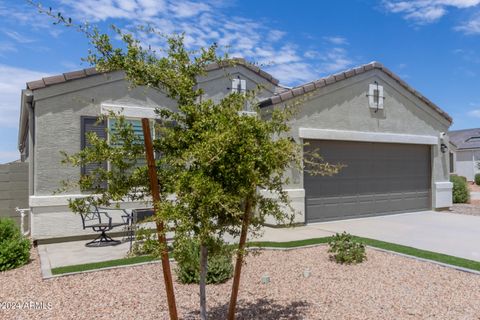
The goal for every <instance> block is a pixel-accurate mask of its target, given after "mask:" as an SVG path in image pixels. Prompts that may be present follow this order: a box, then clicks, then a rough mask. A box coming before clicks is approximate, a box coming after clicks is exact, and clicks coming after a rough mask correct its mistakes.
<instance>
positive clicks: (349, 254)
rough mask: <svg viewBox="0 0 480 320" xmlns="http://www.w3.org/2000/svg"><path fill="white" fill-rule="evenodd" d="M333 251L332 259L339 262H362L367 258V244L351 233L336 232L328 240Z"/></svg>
mask: <svg viewBox="0 0 480 320" xmlns="http://www.w3.org/2000/svg"><path fill="white" fill-rule="evenodd" d="M328 245H329V246H330V249H328V252H329V253H332V255H331V256H330V259H332V260H334V261H335V262H337V263H341V264H343V263H345V264H356V263H361V262H363V260H365V259H366V258H367V256H366V254H365V245H364V244H363V243H360V242H357V241H355V240H354V239H353V237H352V235H351V234H348V233H346V232H343V233H342V234H339V233H337V234H335V236H333V237H332V239H331V240H330V241H329V242H328Z"/></svg>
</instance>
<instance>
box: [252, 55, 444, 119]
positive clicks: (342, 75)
mask: <svg viewBox="0 0 480 320" xmlns="http://www.w3.org/2000/svg"><path fill="white" fill-rule="evenodd" d="M373 69H378V70H381V71H383V72H384V73H386V74H387V75H389V76H390V77H391V78H392V79H394V80H395V81H396V82H397V83H398V84H400V85H401V86H402V87H403V88H405V89H406V90H407V91H409V92H411V93H412V94H413V95H414V96H416V97H417V98H419V99H420V100H422V101H423V102H425V104H427V105H428V106H429V107H430V108H432V109H433V110H435V111H436V112H438V113H439V114H440V115H441V116H443V117H444V118H445V119H447V120H448V121H449V122H450V123H451V122H452V117H450V115H449V114H448V113H446V112H445V111H443V110H442V109H440V108H439V107H438V106H437V105H436V104H434V103H433V102H432V101H430V100H429V99H427V98H426V97H425V96H423V95H422V94H421V93H420V92H418V91H417V90H415V89H413V88H412V87H411V86H410V85H408V84H407V83H406V82H405V81H403V80H402V79H401V78H400V77H399V76H397V75H396V74H395V73H393V72H392V71H390V69H388V68H386V67H384V66H383V65H382V64H381V63H379V62H376V61H373V62H370V63H368V64H364V65H361V66H359V67H356V68H352V69H349V70H346V71H343V72H339V73H336V74H333V75H330V76H327V77H324V78H321V79H318V80H315V81H312V82H308V83H306V84H303V85H300V86H297V87H294V88H291V89H289V90H286V91H284V92H281V93H279V94H276V95H274V96H272V97H270V98H268V99H266V100H263V101H262V102H261V103H260V107H267V106H270V105H274V104H277V103H280V102H284V101H287V100H290V99H292V98H295V97H298V96H302V95H304V94H306V93H309V92H312V91H314V90H316V89H319V88H322V87H326V86H328V85H330V84H333V83H336V82H340V81H342V80H345V79H347V78H351V77H354V76H356V75H359V74H362V73H365V72H367V71H370V70H373Z"/></svg>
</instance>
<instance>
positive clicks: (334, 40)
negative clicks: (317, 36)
mask: <svg viewBox="0 0 480 320" xmlns="http://www.w3.org/2000/svg"><path fill="white" fill-rule="evenodd" d="M323 39H324V40H326V41H328V42H330V43H332V44H335V45H337V46H339V45H346V44H348V41H347V39H346V38H344V37H339V36H334V37H323Z"/></svg>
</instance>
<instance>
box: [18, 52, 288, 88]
mask: <svg viewBox="0 0 480 320" xmlns="http://www.w3.org/2000/svg"><path fill="white" fill-rule="evenodd" d="M231 60H232V61H233V63H234V64H235V65H241V66H243V67H245V68H247V69H248V70H250V71H252V72H254V73H256V74H258V75H259V76H261V77H262V78H264V79H266V80H268V81H270V82H271V83H273V84H274V85H278V83H279V81H278V80H277V79H275V78H274V77H273V76H272V75H271V74H269V73H267V72H265V71H263V70H262V69H260V68H259V67H257V66H255V65H253V64H251V63H249V62H247V61H246V60H245V59H242V58H232V59H231ZM228 66H229V64H227V63H225V64H218V63H210V64H209V65H207V68H206V71H211V70H216V69H221V68H225V67H228ZM99 73H100V72H99V71H97V70H96V69H95V68H87V69H82V70H77V71H72V72H67V73H62V74H58V75H55V76H51V77H45V78H42V79H40V80H35V81H30V82H27V89H30V90H36V89H42V88H46V87H48V86H51V85H54V84H58V83H63V82H67V81H70V80H75V79H81V78H86V77H89V76H94V75H97V74H99Z"/></svg>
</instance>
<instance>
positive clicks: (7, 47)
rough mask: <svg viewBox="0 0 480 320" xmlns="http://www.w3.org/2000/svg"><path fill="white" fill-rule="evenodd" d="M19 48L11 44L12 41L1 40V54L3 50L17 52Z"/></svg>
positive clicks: (0, 54)
mask: <svg viewBox="0 0 480 320" xmlns="http://www.w3.org/2000/svg"><path fill="white" fill-rule="evenodd" d="M15 51H17V48H16V47H15V46H14V45H13V44H11V43H10V42H0V56H2V55H3V54H2V53H3V52H15Z"/></svg>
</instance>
